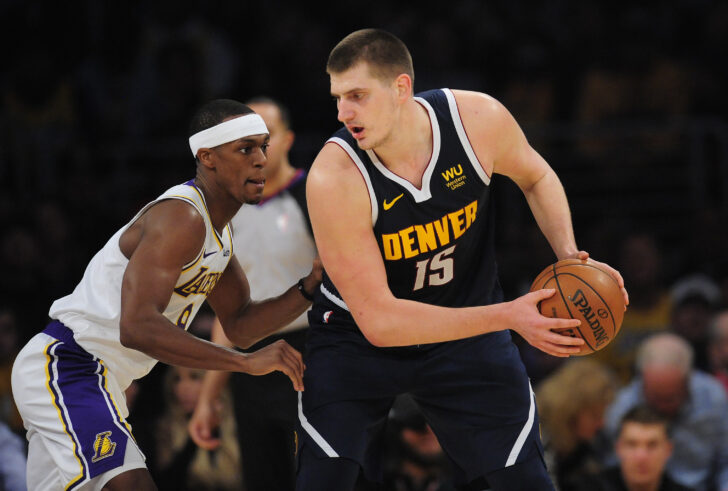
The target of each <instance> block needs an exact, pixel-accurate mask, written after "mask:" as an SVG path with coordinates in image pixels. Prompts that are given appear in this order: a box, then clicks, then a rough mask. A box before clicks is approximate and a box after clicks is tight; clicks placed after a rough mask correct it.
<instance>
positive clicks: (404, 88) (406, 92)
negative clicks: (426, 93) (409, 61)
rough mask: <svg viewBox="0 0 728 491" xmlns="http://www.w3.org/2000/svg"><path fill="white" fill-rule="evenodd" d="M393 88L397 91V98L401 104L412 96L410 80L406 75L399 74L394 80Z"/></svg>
mask: <svg viewBox="0 0 728 491" xmlns="http://www.w3.org/2000/svg"><path fill="white" fill-rule="evenodd" d="M394 86H395V88H396V89H397V98H398V99H399V100H400V101H401V102H404V101H405V100H407V99H408V98H409V96H410V95H412V78H411V77H410V76H409V75H407V74H406V73H401V74H399V75H398V76H397V78H395V79H394Z"/></svg>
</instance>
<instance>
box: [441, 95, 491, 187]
mask: <svg viewBox="0 0 728 491" xmlns="http://www.w3.org/2000/svg"><path fill="white" fill-rule="evenodd" d="M441 90H442V92H443V93H444V94H445V97H447V103H448V106H449V107H450V115H451V117H452V122H453V125H454V126H455V131H457V134H458V137H459V138H460V144H461V145H462V146H463V150H465V154H466V155H467V156H468V160H470V165H472V166H473V169H474V170H475V172H476V173H477V174H478V177H480V180H481V181H483V182H484V183H485V185H486V186H489V185H490V176H488V174H487V173H486V172H485V169H483V166H482V165H481V163H480V161H479V160H478V156H477V155H475V151H474V150H473V146H472V145H471V144H470V139H469V138H468V133H467V132H466V131H465V127H464V126H463V120H462V119H461V118H460V110H459V109H458V103H457V101H456V100H455V95H454V94H453V93H452V91H451V90H450V89H441Z"/></svg>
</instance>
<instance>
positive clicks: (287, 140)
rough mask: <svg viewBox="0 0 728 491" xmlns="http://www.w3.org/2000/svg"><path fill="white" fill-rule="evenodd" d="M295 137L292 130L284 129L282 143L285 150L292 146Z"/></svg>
mask: <svg viewBox="0 0 728 491" xmlns="http://www.w3.org/2000/svg"><path fill="white" fill-rule="evenodd" d="M295 139H296V134H295V133H294V132H293V130H286V134H285V136H284V140H283V141H284V145H285V146H286V152H288V151H289V150H290V149H291V147H292V146H293V142H294V141H295Z"/></svg>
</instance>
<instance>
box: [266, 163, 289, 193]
mask: <svg viewBox="0 0 728 491" xmlns="http://www.w3.org/2000/svg"><path fill="white" fill-rule="evenodd" d="M294 175H296V169H295V168H294V167H293V166H292V165H291V163H290V162H289V161H288V158H284V159H283V162H281V163H280V165H279V166H278V170H276V172H275V174H271V175H268V176H266V178H265V187H264V188H263V198H264V199H265V198H268V197H270V196H273V195H274V194H276V193H278V192H280V190H281V189H283V188H285V187H286V186H288V183H289V182H291V179H293V176H294Z"/></svg>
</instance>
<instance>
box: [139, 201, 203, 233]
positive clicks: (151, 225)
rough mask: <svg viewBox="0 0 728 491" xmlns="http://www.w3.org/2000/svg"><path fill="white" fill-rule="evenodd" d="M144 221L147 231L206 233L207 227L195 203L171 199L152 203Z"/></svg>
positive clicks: (143, 217)
mask: <svg viewBox="0 0 728 491" xmlns="http://www.w3.org/2000/svg"><path fill="white" fill-rule="evenodd" d="M142 219H143V225H144V228H145V229H147V230H149V229H157V230H164V231H169V230H185V231H187V232H188V233H189V232H192V233H195V232H197V233H204V230H205V226H206V222H205V219H204V218H203V216H202V214H201V211H200V210H199V209H198V207H197V206H196V205H195V204H194V203H193V202H191V201H189V200H184V199H178V198H177V199H176V198H171V197H168V198H165V199H161V200H158V201H156V202H154V203H151V205H150V206H149V208H148V209H147V210H146V212H145V213H144V215H143V216H142Z"/></svg>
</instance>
